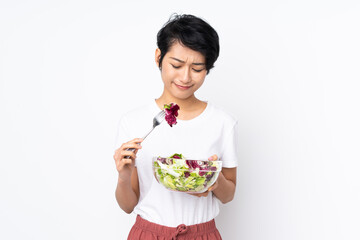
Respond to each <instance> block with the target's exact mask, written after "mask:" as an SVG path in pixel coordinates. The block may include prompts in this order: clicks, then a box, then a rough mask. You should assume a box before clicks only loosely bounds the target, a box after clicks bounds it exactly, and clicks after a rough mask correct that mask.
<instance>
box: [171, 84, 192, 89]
mask: <svg viewBox="0 0 360 240" xmlns="http://www.w3.org/2000/svg"><path fill="white" fill-rule="evenodd" d="M174 84H175V86H176V87H178V88H180V89H181V90H187V89H189V88H191V87H192V85H191V86H182V85H178V84H176V83H174Z"/></svg>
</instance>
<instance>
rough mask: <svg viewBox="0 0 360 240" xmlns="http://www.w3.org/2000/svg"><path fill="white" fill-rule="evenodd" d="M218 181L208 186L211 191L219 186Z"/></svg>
mask: <svg viewBox="0 0 360 240" xmlns="http://www.w3.org/2000/svg"><path fill="white" fill-rule="evenodd" d="M218 185H219V184H218V182H217V181H216V182H215V183H214V184H213V185H212V186H211V187H209V188H208V191H209V192H211V191H214V190H215V189H216V188H217V187H218Z"/></svg>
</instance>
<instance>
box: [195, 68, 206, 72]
mask: <svg viewBox="0 0 360 240" xmlns="http://www.w3.org/2000/svg"><path fill="white" fill-rule="evenodd" d="M204 69H205V68H203V69H199V70H198V69H195V68H193V70H194V71H195V72H201V71H202V70H204Z"/></svg>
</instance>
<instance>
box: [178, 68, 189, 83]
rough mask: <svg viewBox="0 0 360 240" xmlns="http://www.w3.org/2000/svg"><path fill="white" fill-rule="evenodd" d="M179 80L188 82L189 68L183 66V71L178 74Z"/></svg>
mask: <svg viewBox="0 0 360 240" xmlns="http://www.w3.org/2000/svg"><path fill="white" fill-rule="evenodd" d="M179 80H180V82H182V83H185V84H186V83H189V82H191V76H190V69H189V68H187V67H186V68H184V69H183V71H182V72H181V76H180V79H179Z"/></svg>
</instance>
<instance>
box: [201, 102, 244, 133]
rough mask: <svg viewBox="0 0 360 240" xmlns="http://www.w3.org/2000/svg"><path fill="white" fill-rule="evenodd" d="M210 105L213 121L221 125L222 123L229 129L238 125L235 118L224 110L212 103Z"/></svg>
mask: <svg viewBox="0 0 360 240" xmlns="http://www.w3.org/2000/svg"><path fill="white" fill-rule="evenodd" d="M208 104H209V108H210V112H211V119H213V120H214V121H217V122H219V123H220V122H221V123H223V124H224V125H227V126H229V127H233V126H235V125H236V124H237V119H236V118H235V116H234V115H232V114H231V113H229V112H228V111H226V110H225V109H224V108H222V107H219V106H216V105H214V104H212V103H210V102H208Z"/></svg>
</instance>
